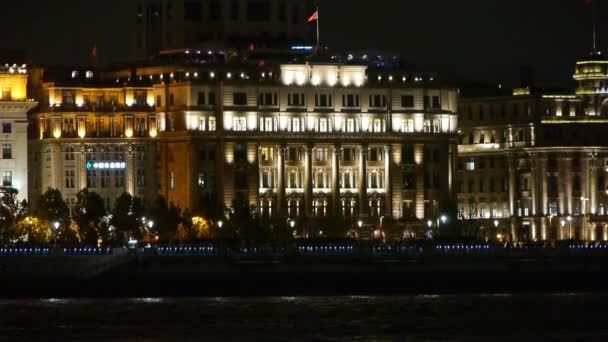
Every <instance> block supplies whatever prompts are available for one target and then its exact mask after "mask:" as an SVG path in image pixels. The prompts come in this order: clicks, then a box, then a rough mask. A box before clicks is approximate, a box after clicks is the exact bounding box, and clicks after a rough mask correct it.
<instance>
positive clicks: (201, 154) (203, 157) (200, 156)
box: [198, 150, 207, 161]
mask: <svg viewBox="0 0 608 342" xmlns="http://www.w3.org/2000/svg"><path fill="white" fill-rule="evenodd" d="M206 159H207V151H205V150H200V151H198V160H200V161H204V160H206Z"/></svg>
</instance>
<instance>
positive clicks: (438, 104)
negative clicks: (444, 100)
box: [433, 96, 441, 108]
mask: <svg viewBox="0 0 608 342" xmlns="http://www.w3.org/2000/svg"><path fill="white" fill-rule="evenodd" d="M433 108H441V99H440V98H439V96H433Z"/></svg>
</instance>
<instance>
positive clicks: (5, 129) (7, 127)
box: [2, 122, 13, 133]
mask: <svg viewBox="0 0 608 342" xmlns="http://www.w3.org/2000/svg"><path fill="white" fill-rule="evenodd" d="M2 133H13V125H12V124H11V123H10V122H3V123H2Z"/></svg>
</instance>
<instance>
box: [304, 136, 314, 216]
mask: <svg viewBox="0 0 608 342" xmlns="http://www.w3.org/2000/svg"><path fill="white" fill-rule="evenodd" d="M304 153H305V157H304V211H305V213H306V216H312V212H313V211H312V209H313V208H312V200H313V198H312V196H313V193H312V145H306V146H305V147H304Z"/></svg>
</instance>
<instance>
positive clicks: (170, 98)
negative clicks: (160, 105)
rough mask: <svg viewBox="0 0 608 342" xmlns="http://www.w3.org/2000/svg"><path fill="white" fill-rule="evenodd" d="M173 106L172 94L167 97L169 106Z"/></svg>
mask: <svg viewBox="0 0 608 342" xmlns="http://www.w3.org/2000/svg"><path fill="white" fill-rule="evenodd" d="M174 105H175V96H174V95H173V94H171V95H169V106H174Z"/></svg>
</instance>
